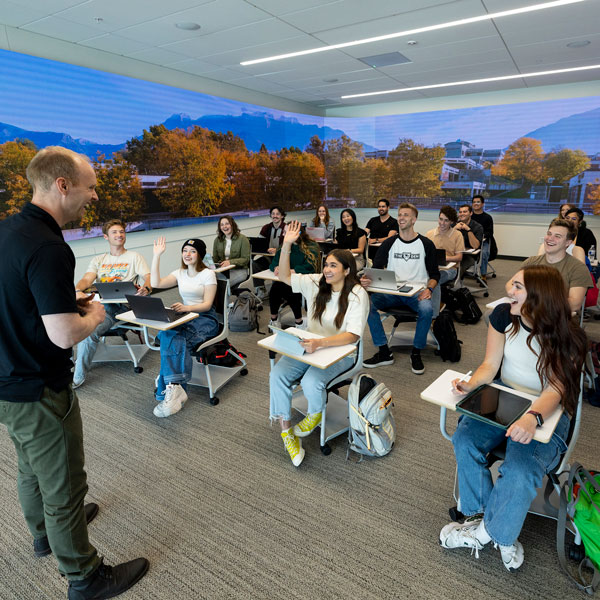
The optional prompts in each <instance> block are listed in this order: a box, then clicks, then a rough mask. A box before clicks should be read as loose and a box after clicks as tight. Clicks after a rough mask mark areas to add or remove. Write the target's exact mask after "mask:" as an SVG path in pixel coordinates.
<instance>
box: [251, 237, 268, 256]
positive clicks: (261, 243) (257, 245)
mask: <svg viewBox="0 0 600 600" xmlns="http://www.w3.org/2000/svg"><path fill="white" fill-rule="evenodd" d="M248 239H249V240H250V249H251V250H252V252H256V253H263V254H266V253H267V252H268V251H269V240H268V239H267V238H263V237H251V238H248Z"/></svg>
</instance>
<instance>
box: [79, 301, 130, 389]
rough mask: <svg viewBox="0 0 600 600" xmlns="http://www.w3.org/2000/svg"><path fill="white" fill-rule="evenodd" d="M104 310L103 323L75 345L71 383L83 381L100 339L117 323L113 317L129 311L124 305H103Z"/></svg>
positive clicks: (90, 366)
mask: <svg viewBox="0 0 600 600" xmlns="http://www.w3.org/2000/svg"><path fill="white" fill-rule="evenodd" d="M104 310H105V311H106V317H105V318H104V321H102V323H100V325H98V327H96V329H94V331H92V333H90V335H88V337H86V338H85V339H84V340H82V341H81V342H79V344H77V359H76V361H75V372H74V374H73V381H77V382H80V381H83V380H84V379H85V376H86V375H87V373H88V371H89V370H90V369H91V368H92V361H93V360H94V355H95V354H96V349H97V348H98V344H99V342H100V338H101V337H102V336H103V335H104V334H105V333H106V332H107V331H108V330H109V329H111V327H112V326H113V325H114V324H115V323H116V322H117V319H116V318H115V315H120V314H121V313H124V312H126V311H127V310H129V309H128V307H127V306H126V305H124V304H105V305H104ZM125 326H126V325H125Z"/></svg>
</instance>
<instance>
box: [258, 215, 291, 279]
mask: <svg viewBox="0 0 600 600" xmlns="http://www.w3.org/2000/svg"><path fill="white" fill-rule="evenodd" d="M269 215H270V217H271V222H270V223H267V224H266V225H263V226H262V228H261V230H260V233H259V234H258V237H261V238H266V239H267V240H269V249H268V252H269V254H275V252H277V249H278V248H279V247H280V246H281V243H282V241H283V236H284V234H285V211H284V210H283V208H281V207H280V206H272V207H271V210H270V211H269ZM270 264H271V259H270V258H268V257H265V256H261V257H259V258H255V259H254V261H253V264H252V270H253V272H254V273H258V272H259V271H264V270H265V269H268V268H269V265H270Z"/></svg>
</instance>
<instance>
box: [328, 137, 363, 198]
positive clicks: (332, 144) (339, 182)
mask: <svg viewBox="0 0 600 600" xmlns="http://www.w3.org/2000/svg"><path fill="white" fill-rule="evenodd" d="M324 156H325V162H324V165H325V173H326V177H327V195H328V196H330V197H333V198H349V197H350V190H351V187H352V181H353V179H354V177H355V176H356V175H357V174H358V172H359V170H360V168H361V163H362V161H363V159H364V157H365V155H364V152H363V146H362V144H360V143H359V142H355V141H353V140H352V139H350V138H349V137H348V136H347V135H343V136H342V137H340V138H335V139H332V140H327V141H326V142H325V144H324Z"/></svg>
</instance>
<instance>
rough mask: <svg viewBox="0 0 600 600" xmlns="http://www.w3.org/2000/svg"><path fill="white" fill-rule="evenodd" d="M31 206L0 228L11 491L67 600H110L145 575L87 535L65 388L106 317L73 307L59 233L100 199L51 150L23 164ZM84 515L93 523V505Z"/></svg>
mask: <svg viewBox="0 0 600 600" xmlns="http://www.w3.org/2000/svg"><path fill="white" fill-rule="evenodd" d="M27 179H28V180H29V183H30V184H31V185H32V187H33V197H32V200H31V203H29V204H26V205H25V207H24V208H23V210H22V211H21V212H20V213H19V214H17V215H14V216H12V217H9V218H8V219H6V220H4V221H2V222H0V256H2V261H0V422H1V423H3V424H4V425H6V427H7V429H8V433H9V434H10V436H11V439H12V440H13V442H14V444H15V448H16V450H17V456H18V465H19V466H18V479H17V486H18V492H19V500H20V503H21V506H22V508H23V514H24V516H25V520H26V522H27V526H28V527H29V530H30V531H31V534H32V535H33V538H34V552H35V554H36V555H37V556H44V555H45V554H49V553H50V552H53V553H54V556H55V557H56V559H57V560H58V565H59V571H60V572H61V574H62V575H64V576H66V577H67V579H69V593H68V597H69V598H70V599H85V598H109V597H113V596H115V595H117V594H119V593H121V592H122V591H125V590H126V589H128V588H129V587H131V586H132V585H133V584H134V583H136V582H137V581H138V580H139V579H140V578H141V577H142V576H143V575H144V574H145V573H146V571H147V570H148V562H147V561H146V559H136V560H135V561H131V562H129V563H124V564H122V565H119V566H117V567H114V568H113V567H109V566H107V565H103V564H102V559H101V558H100V557H99V556H98V554H97V552H96V549H95V548H94V547H93V546H92V545H91V544H90V542H89V539H88V532H87V523H86V510H84V498H85V494H86V492H87V489H88V488H87V481H86V473H85V470H84V456H83V432H82V425H81V415H80V412H79V402H78V400H77V396H76V395H75V394H74V393H73V391H72V389H71V379H72V375H71V367H72V362H71V348H72V346H73V344H75V343H77V342H80V341H81V340H82V339H84V338H85V337H87V336H88V335H89V334H90V333H92V331H94V329H95V328H96V327H97V326H98V325H99V324H100V323H102V321H103V320H104V316H105V313H104V308H103V307H102V305H101V304H99V303H98V302H88V301H87V299H85V300H83V301H80V302H79V303H78V302H76V299H75V290H74V286H73V278H74V270H75V257H74V255H73V252H72V251H71V249H70V248H69V246H68V245H67V244H66V243H65V241H64V240H63V237H62V233H61V229H60V228H61V227H62V226H63V225H65V224H66V223H68V222H70V221H80V220H81V218H82V217H83V215H84V213H85V209H86V207H87V205H88V204H90V203H91V202H93V201H95V200H97V199H98V197H97V195H96V191H95V187H96V175H95V173H94V170H93V168H92V166H91V165H90V163H89V160H88V159H87V158H86V157H85V156H83V155H80V154H76V153H75V152H72V151H70V150H67V149H65V148H60V147H57V146H50V147H48V148H45V149H44V150H41V151H40V152H38V153H37V154H36V156H35V157H34V158H33V159H32V161H31V162H30V163H29V166H28V167H27ZM89 506H91V507H92V508H93V511H92V512H88V514H87V518H90V519H91V518H93V516H95V512H97V506H95V505H88V507H89Z"/></svg>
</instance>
